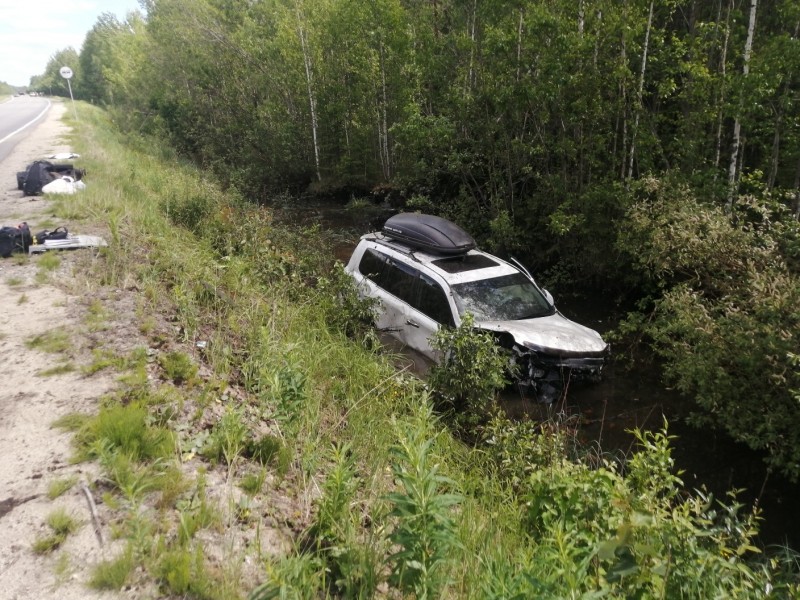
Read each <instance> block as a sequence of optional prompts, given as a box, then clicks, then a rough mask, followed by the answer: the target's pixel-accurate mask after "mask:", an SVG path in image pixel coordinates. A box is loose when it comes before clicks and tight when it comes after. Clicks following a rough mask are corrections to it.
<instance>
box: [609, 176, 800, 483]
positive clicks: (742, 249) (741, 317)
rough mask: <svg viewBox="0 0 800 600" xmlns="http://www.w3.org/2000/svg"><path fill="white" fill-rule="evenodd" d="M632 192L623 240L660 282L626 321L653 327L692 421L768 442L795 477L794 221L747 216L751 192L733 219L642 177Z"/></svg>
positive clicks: (799, 305) (797, 307) (799, 307)
mask: <svg viewBox="0 0 800 600" xmlns="http://www.w3.org/2000/svg"><path fill="white" fill-rule="evenodd" d="M639 193H640V195H641V196H642V199H641V200H640V201H639V202H638V203H637V204H636V205H634V206H633V207H632V208H631V210H630V211H629V213H628V215H627V219H626V222H625V223H624V225H623V226H622V228H621V234H620V238H619V245H620V248H621V249H623V250H625V251H626V252H628V253H629V254H630V255H631V256H632V257H633V259H632V260H633V262H634V264H636V265H637V267H638V269H639V270H640V271H641V272H642V273H643V274H644V275H645V276H646V277H648V278H650V279H651V280H652V281H653V282H654V283H655V284H656V286H657V287H658V288H660V289H661V290H662V291H661V292H660V294H659V295H657V296H656V297H654V298H653V302H652V305H651V307H652V308H651V314H649V315H641V314H640V315H632V316H631V317H630V318H629V319H628V323H627V325H623V330H624V329H625V328H626V327H627V328H629V329H633V328H636V329H639V328H641V329H643V331H644V332H645V333H646V334H648V335H649V337H650V338H651V340H652V343H653V346H654V348H655V350H656V351H657V352H658V353H659V354H660V355H661V356H662V357H663V358H664V359H665V367H664V368H665V375H666V377H667V379H668V381H669V383H670V384H672V385H674V386H675V387H676V388H677V389H678V390H680V391H681V392H683V393H684V394H686V395H688V396H690V397H692V398H694V399H695V400H696V402H697V404H698V406H699V407H700V408H701V409H703V411H702V412H699V413H698V414H697V415H695V418H694V420H695V422H697V423H698V424H703V425H709V424H710V425H712V426H715V427H718V428H720V429H723V430H725V431H726V432H727V433H728V434H729V435H731V436H732V437H733V438H735V439H737V440H739V441H742V442H744V443H746V444H747V445H749V446H750V447H751V448H753V449H755V450H764V451H766V452H767V460H768V462H769V464H770V465H771V466H773V467H775V468H776V469H778V470H780V471H781V472H782V473H783V474H784V475H786V476H787V477H789V478H790V479H792V480H794V481H796V480H797V479H798V478H800V412H798V411H797V403H796V401H795V399H794V398H793V397H792V393H791V390H792V389H798V388H800V372H799V371H798V369H797V368H795V367H793V366H792V364H791V359H790V355H791V353H792V352H793V351H795V350H796V349H797V348H800V278H799V277H798V275H797V273H795V272H793V271H792V270H791V269H790V268H789V267H788V265H787V263H786V262H785V260H784V258H783V254H782V248H785V247H787V246H786V244H784V243H783V241H785V240H784V238H785V237H786V235H790V236H791V235H792V234H791V231H792V229H791V228H788V227H783V226H779V223H774V222H773V219H776V218H779V217H780V215H779V214H777V215H771V213H769V211H767V209H766V208H764V211H767V215H766V216H764V214H763V211H762V212H759V213H758V214H760V215H761V217H759V219H758V220H755V219H754V218H753V217H752V216H750V217H747V218H745V217H746V215H747V214H749V213H750V212H753V207H752V205H753V204H754V203H755V204H757V203H756V201H755V200H754V199H752V198H751V199H749V200H748V202H747V211H746V212H745V213H742V212H741V211H740V212H739V213H737V218H736V219H735V221H736V224H734V223H733V222H732V221H731V218H730V217H729V216H728V215H726V214H724V213H723V211H722V210H721V209H719V208H715V207H708V206H703V205H702V204H700V203H699V202H697V201H696V200H695V199H694V198H693V197H692V196H691V194H690V193H689V192H688V191H687V190H686V189H685V188H680V187H675V186H667V185H665V184H664V183H663V182H660V181H657V180H648V181H645V182H644V183H643V184H642V185H641V189H640V190H639ZM742 210H744V209H742ZM770 215H771V216H770Z"/></svg>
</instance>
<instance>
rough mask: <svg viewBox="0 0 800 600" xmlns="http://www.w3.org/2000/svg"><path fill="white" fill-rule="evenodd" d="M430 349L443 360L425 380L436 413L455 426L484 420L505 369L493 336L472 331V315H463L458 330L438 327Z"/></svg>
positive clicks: (473, 324) (505, 360)
mask: <svg viewBox="0 0 800 600" xmlns="http://www.w3.org/2000/svg"><path fill="white" fill-rule="evenodd" d="M431 346H432V347H433V348H434V349H435V350H437V351H439V352H440V353H441V354H442V355H443V356H444V357H445V359H444V360H443V361H442V363H441V364H439V365H435V366H434V367H432V368H431V371H430V377H429V380H428V381H429V383H430V385H431V387H432V388H433V390H434V391H435V392H436V398H437V400H438V405H439V408H440V410H442V411H443V412H445V413H446V414H448V415H449V416H450V417H451V418H452V420H453V421H454V422H455V424H456V425H457V426H459V427H466V426H471V425H475V424H477V423H481V422H483V421H485V420H486V419H487V418H488V417H489V415H490V413H491V412H492V408H493V406H494V404H495V400H496V392H497V390H498V389H499V388H501V387H502V386H503V385H505V383H506V380H505V373H506V371H507V370H508V368H509V359H508V357H507V356H506V355H505V354H504V352H503V350H502V349H501V348H500V346H498V345H497V343H496V342H495V339H494V337H493V336H492V335H491V334H489V333H487V332H483V331H480V330H477V329H475V321H474V319H473V317H472V315H471V314H466V315H464V317H463V319H462V321H461V325H460V326H459V327H457V328H448V327H440V328H439V331H438V332H437V333H436V335H435V337H434V338H433V340H432V341H431Z"/></svg>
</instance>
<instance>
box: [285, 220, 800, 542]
mask: <svg viewBox="0 0 800 600" xmlns="http://www.w3.org/2000/svg"><path fill="white" fill-rule="evenodd" d="M391 214H392V212H391V211H390V210H389V209H385V208H374V207H371V208H369V209H359V210H348V209H346V208H342V207H330V206H312V207H303V208H297V207H289V208H285V209H284V210H283V211H281V212H280V213H279V215H281V218H282V219H283V220H286V221H288V222H292V223H302V224H304V225H310V224H318V225H319V226H320V227H321V228H322V229H323V230H325V231H328V232H330V233H331V234H332V236H333V238H334V239H335V242H334V249H333V251H334V254H335V256H336V258H337V259H339V260H341V261H342V262H345V263H346V262H347V260H348V259H349V257H350V253H351V252H352V249H353V247H354V246H355V244H356V242H357V241H358V238H359V236H360V235H362V234H364V233H367V232H369V231H374V230H375V229H378V228H379V227H380V225H381V224H382V223H383V221H384V220H385V219H386V218H387V217H388V216H390V215H391ZM556 296H557V294H556ZM556 306H557V307H558V308H559V310H560V311H561V312H562V313H564V314H565V316H567V317H569V318H571V319H573V320H575V321H577V322H579V323H582V324H584V325H587V326H589V327H592V328H594V329H596V330H598V331H600V332H601V333H604V332H606V331H608V330H610V329H612V328H613V327H614V326H615V325H616V323H617V321H618V319H619V318H620V317H621V316H622V315H619V314H614V313H613V311H614V308H613V307H610V306H602V304H600V303H597V302H591V303H590V302H586V301H581V300H575V299H572V298H558V297H556ZM384 341H385V342H386V343H387V344H388V345H389V347H390V350H391V351H392V352H395V353H398V356H399V365H398V366H399V367H400V368H404V369H407V370H409V371H411V372H414V373H417V374H419V375H422V376H424V373H425V371H426V370H427V368H428V367H429V363H428V361H427V360H426V359H425V358H424V357H422V356H420V355H418V354H416V353H414V352H409V351H406V350H403V349H402V348H399V347H398V346H397V344H396V343H393V342H392V340H391V339H386V340H384ZM612 350H614V352H613V353H612V356H613V358H612V360H611V361H610V363H609V364H608V365H607V367H606V369H605V370H604V373H603V379H602V380H601V381H600V382H599V383H594V384H581V385H577V384H573V385H570V386H569V387H568V388H567V394H566V398H565V399H564V401H562V402H559V403H557V404H556V405H554V406H551V407H545V406H543V405H541V404H540V403H538V402H536V401H535V400H534V399H532V398H526V397H524V396H521V395H520V394H519V393H516V392H514V391H507V392H505V393H503V395H502V398H501V402H502V405H503V407H504V409H505V410H506V411H507V413H508V414H509V415H511V416H517V417H522V416H531V417H533V418H538V419H544V418H559V419H568V422H569V423H571V424H575V425H576V427H577V432H578V437H579V439H580V440H581V441H582V442H583V443H584V444H586V445H587V446H588V447H591V448H593V449H595V450H596V451H597V452H600V453H603V454H604V455H606V456H608V457H610V458H614V459H618V460H623V459H624V457H625V456H628V455H629V454H630V452H631V451H632V450H633V449H635V439H634V436H633V435H632V434H631V433H630V431H631V430H632V429H635V428H638V429H642V430H658V429H660V428H661V427H662V426H663V424H664V420H665V419H666V420H667V421H668V423H669V434H670V435H673V436H675V438H676V439H674V440H673V442H672V447H673V456H674V458H675V461H676V465H677V468H678V470H679V471H680V472H681V475H680V476H681V479H682V481H683V482H684V485H685V487H686V488H687V490H694V489H698V490H701V489H702V490H705V491H706V492H710V493H712V494H713V496H714V497H715V498H719V499H726V493H727V492H728V490H733V489H737V490H741V492H740V493H739V495H738V496H737V498H738V500H739V501H740V502H742V503H743V504H745V505H746V506H748V507H749V506H753V505H754V504H757V505H758V506H759V508H760V509H761V511H762V517H763V521H762V523H761V527H760V529H761V534H760V542H761V543H762V545H764V546H767V545H772V544H786V545H789V546H791V547H792V548H795V549H800V519H797V518H796V515H795V513H796V502H797V499H798V498H800V485H792V484H790V483H788V482H787V481H785V480H784V479H782V478H781V477H779V476H777V475H774V474H772V475H768V472H767V469H766V467H765V465H764V462H763V459H762V456H760V455H759V454H758V453H754V452H752V451H750V450H749V449H748V448H746V447H745V446H743V445H741V444H736V443H734V442H733V441H731V440H730V439H729V438H727V437H726V436H725V435H723V434H720V433H715V432H713V431H711V430H709V429H697V428H694V427H691V426H689V425H688V424H687V422H686V419H687V417H688V415H689V414H690V413H691V411H692V405H691V402H690V401H688V400H687V399H685V398H683V397H681V396H680V395H679V394H678V393H676V392H675V391H674V390H670V389H668V388H667V387H666V386H665V385H664V383H663V382H662V378H661V372H660V368H659V365H658V364H657V363H655V362H653V361H652V360H649V359H647V358H646V357H643V356H633V358H631V356H630V355H631V348H629V347H626V346H625V344H620V345H619V347H618V348H612Z"/></svg>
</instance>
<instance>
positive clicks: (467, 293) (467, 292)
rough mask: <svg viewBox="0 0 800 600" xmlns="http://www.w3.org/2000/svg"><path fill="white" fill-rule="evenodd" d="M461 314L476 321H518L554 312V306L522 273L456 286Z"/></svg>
mask: <svg viewBox="0 0 800 600" xmlns="http://www.w3.org/2000/svg"><path fill="white" fill-rule="evenodd" d="M453 292H454V297H455V300H456V306H457V307H458V312H459V314H462V315H463V314H464V313H468V312H469V313H472V314H473V316H474V317H475V319H476V320H477V321H517V320H520V319H534V318H536V317H546V316H547V315H552V314H553V312H554V311H555V308H554V307H553V306H552V305H551V304H550V303H549V302H548V301H547V300H546V299H545V297H544V296H543V295H542V293H541V292H540V291H539V290H538V289H537V288H536V286H535V285H533V284H532V283H531V282H530V280H529V279H528V278H527V277H525V276H524V275H523V274H522V273H514V274H513V275H504V276H502V277H494V278H492V279H482V280H480V281H471V282H470V283H459V284H457V285H454V286H453Z"/></svg>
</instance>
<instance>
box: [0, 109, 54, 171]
mask: <svg viewBox="0 0 800 600" xmlns="http://www.w3.org/2000/svg"><path fill="white" fill-rule="evenodd" d="M48 110H50V100H48V99H47V98H42V97H40V96H14V97H12V98H11V99H10V100H8V101H6V102H3V103H0V161H3V160H4V159H5V158H6V156H8V155H9V154H10V153H11V150H13V149H14V146H16V145H17V143H18V142H19V141H20V140H21V139H23V138H24V137H25V136H26V135H27V134H28V133H29V132H30V130H31V128H32V127H34V126H35V125H37V124H38V123H39V122H40V121H41V119H42V118H43V117H44V115H45V114H46V113H47V111H48Z"/></svg>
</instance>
